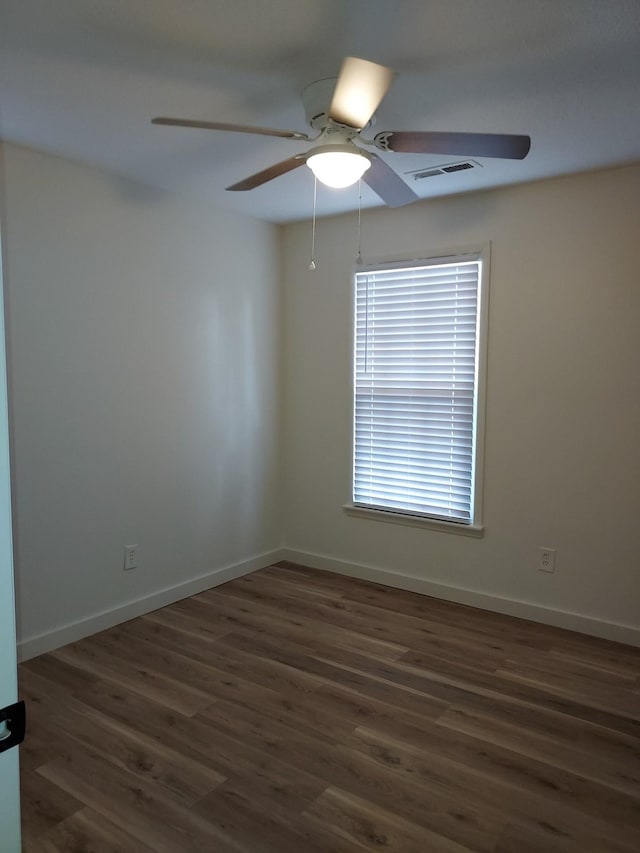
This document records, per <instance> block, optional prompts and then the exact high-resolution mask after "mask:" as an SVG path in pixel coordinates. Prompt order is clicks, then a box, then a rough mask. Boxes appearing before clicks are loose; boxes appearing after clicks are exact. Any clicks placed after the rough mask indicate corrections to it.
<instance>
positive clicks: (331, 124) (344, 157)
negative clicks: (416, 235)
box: [152, 56, 531, 207]
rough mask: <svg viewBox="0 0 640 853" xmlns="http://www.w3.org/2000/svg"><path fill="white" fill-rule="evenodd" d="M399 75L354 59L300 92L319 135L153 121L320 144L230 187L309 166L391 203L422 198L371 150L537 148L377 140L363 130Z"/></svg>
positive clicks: (498, 139) (451, 140)
mask: <svg viewBox="0 0 640 853" xmlns="http://www.w3.org/2000/svg"><path fill="white" fill-rule="evenodd" d="M394 76H395V74H394V72H393V71H391V70H390V69H389V68H385V67H384V66H383V65H378V64H377V63H375V62H369V61H368V60H366V59H358V58H356V57H353V56H348V57H347V58H346V59H345V60H344V62H343V64H342V68H341V70H340V75H339V77H338V78H337V81H336V80H335V79H334V78H330V79H327V80H319V81H317V82H315V83H312V84H311V85H310V86H307V88H306V89H304V91H303V92H302V101H303V104H304V107H305V112H306V117H307V122H308V124H309V125H310V126H311V127H312V129H313V130H315V131H317V135H316V136H314V137H311V136H309V135H308V134H307V133H302V132H299V131H296V130H277V129H273V128H266V127H251V126H247V125H240V124H226V123H224V122H213V121H191V120H188V119H178V118H163V117H158V118H154V119H152V123H153V124H162V125H172V126H176V127H195V128H204V129H208V130H225V131H234V132H236V133H254V134H260V135H262V136H278V137H281V138H284V139H294V140H300V141H303V142H313V143H315V144H314V145H313V147H312V148H310V149H309V150H308V151H306V152H305V153H301V154H296V155H295V156H293V157H289V158H288V159H287V160H283V161H282V162H280V163H276V164H275V165H273V166H269V168H267V169H263V170H262V171H261V172H257V173H256V174H255V175H251V176H250V177H248V178H245V179H244V180H243V181H239V182H238V183H236V184H233V185H232V186H230V187H227V189H228V190H232V191H240V190H252V189H255V188H256V187H259V186H262V184H266V183H267V182H268V181H272V180H273V179H274V178H278V177H280V176H281V175H284V174H286V173H287V172H291V171H293V170H294V169H297V168H298V167H299V166H302V165H304V164H305V163H306V164H307V165H308V166H309V167H310V169H311V170H312V171H313V172H314V174H315V175H316V177H317V178H318V180H320V181H321V182H322V183H325V184H327V185H328V186H333V187H347V186H350V185H351V184H354V183H356V181H358V180H359V179H360V178H362V180H363V181H364V182H365V183H366V184H368V186H370V187H371V189H372V190H374V192H376V193H377V194H378V195H379V196H380V198H381V199H382V200H383V201H384V202H385V203H386V204H387V205H388V206H389V207H400V206H401V205H404V204H410V203H411V202H412V201H416V200H417V199H418V196H417V195H416V193H414V192H413V190H412V189H411V188H410V187H409V186H407V184H406V183H405V182H404V181H403V180H402V178H401V177H400V176H399V175H397V174H396V172H394V170H393V169H392V168H391V167H390V166H389V165H387V163H386V161H385V160H383V159H382V158H381V157H379V156H378V155H377V154H375V153H374V152H372V151H367V150H365V148H364V147H363V146H365V147H366V148H377V149H378V150H380V151H385V152H387V151H388V152H400V153H411V154H455V155H462V156H464V157H470V156H475V157H501V158H506V159H512V160H522V159H523V158H524V157H526V156H527V153H528V152H529V148H530V147H531V139H530V138H529V137H528V136H516V135H513V134H503V133H446V132H435V131H423V130H418V131H383V132H382V133H377V134H376V135H375V136H373V137H372V138H367V137H366V136H365V135H364V133H365V132H366V131H367V130H368V129H369V128H370V127H371V125H372V124H373V122H374V112H375V110H376V109H377V108H378V106H379V104H380V102H381V101H382V99H383V98H384V96H385V95H386V93H387V91H388V90H389V87H390V86H391V83H392V81H393V78H394Z"/></svg>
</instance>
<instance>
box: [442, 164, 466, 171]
mask: <svg viewBox="0 0 640 853" xmlns="http://www.w3.org/2000/svg"><path fill="white" fill-rule="evenodd" d="M464 169H473V164H472V163H456V164H455V165H454V166H443V168H442V171H443V172H462V171H464Z"/></svg>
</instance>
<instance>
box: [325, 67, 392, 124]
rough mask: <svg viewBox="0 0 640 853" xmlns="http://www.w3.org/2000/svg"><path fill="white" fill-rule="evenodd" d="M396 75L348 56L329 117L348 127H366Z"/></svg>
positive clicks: (388, 70)
mask: <svg viewBox="0 0 640 853" xmlns="http://www.w3.org/2000/svg"><path fill="white" fill-rule="evenodd" d="M394 77H395V74H394V72H393V71H391V69H390V68H385V66H384V65H378V64H377V63H375V62H369V61H368V60H367V59H358V58H356V57H355V56H347V58H346V59H345V60H344V62H343V63H342V68H341V69H340V76H339V77H338V82H337V83H336V88H335V91H334V93H333V99H332V101H331V107H330V109H329V117H330V118H332V119H333V120H334V121H336V122H338V123H339V124H346V125H348V127H357V128H358V129H360V128H362V127H364V126H365V125H366V124H367V123H368V121H369V119H370V118H371V116H372V115H373V114H374V112H375V111H376V109H377V107H378V105H379V103H380V101H381V100H382V99H383V98H384V96H385V95H386V94H387V91H388V90H389V86H391V83H392V81H393V78H394Z"/></svg>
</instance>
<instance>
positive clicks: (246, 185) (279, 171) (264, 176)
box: [227, 154, 306, 192]
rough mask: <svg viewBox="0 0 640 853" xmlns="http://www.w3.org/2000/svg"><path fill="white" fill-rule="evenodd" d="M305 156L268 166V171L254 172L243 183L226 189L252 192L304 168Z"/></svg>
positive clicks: (300, 155)
mask: <svg viewBox="0 0 640 853" xmlns="http://www.w3.org/2000/svg"><path fill="white" fill-rule="evenodd" d="M305 159H306V155H304V154H298V155H296V156H295V157H289V159H288V160H283V161H282V162H281V163H276V164H275V165H274V166H269V168H268V169H263V170H262V171H261V172H256V174H255V175H250V176H249V177H248V178H245V179H244V181H239V182H238V183H237V184H233V186H231V187H227V189H228V190H231V191H232V192H238V191H241V190H253V189H255V188H256V187H260V186H262V184H266V183H267V182H268V181H272V180H273V179H274V178H279V177H280V175H286V173H287V172H291V171H293V169H297V168H298V166H304V164H305Z"/></svg>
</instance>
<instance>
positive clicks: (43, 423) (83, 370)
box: [5, 145, 281, 654]
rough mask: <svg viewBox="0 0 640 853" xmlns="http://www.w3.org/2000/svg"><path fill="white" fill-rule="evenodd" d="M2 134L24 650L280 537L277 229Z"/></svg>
mask: <svg viewBox="0 0 640 853" xmlns="http://www.w3.org/2000/svg"><path fill="white" fill-rule="evenodd" d="M5 148H6V150H5V175H6V187H5V204H6V235H5V253H6V273H7V279H8V281H7V285H8V300H7V305H6V311H7V319H8V338H9V339H8V345H9V367H10V385H11V427H12V437H13V456H14V458H13V464H14V483H15V525H16V532H17V537H16V543H15V549H16V564H17V587H18V588H17V599H18V600H17V604H18V630H19V637H20V638H21V640H22V641H23V653H25V654H33V653H36V652H38V651H41V650H42V649H43V648H46V647H48V646H50V645H56V644H59V643H60V642H63V641H67V640H69V639H73V638H74V637H75V636H77V635H78V633H87V632H89V631H91V630H95V629H97V628H99V627H102V626H103V625H106V624H110V623H112V622H113V621H114V619H116V620H117V618H124V617H125V616H130V615H133V614H134V613H135V612H139V611H142V610H145V609H149V606H151V605H155V606H159V605H160V604H162V603H164V602H165V601H166V600H169V599H170V598H172V597H178V594H179V593H180V591H182V594H185V595H186V594H188V593H189V592H192V591H194V589H195V588H197V586H198V585H200V586H201V587H203V586H207V585H211V583H212V582H213V581H214V578H213V577H209V578H208V580H206V582H205V581H197V580H194V579H197V578H199V577H200V576H202V575H209V573H214V575H215V573H216V571H217V570H220V569H225V568H227V567H230V568H229V572H227V574H225V573H224V572H223V573H222V575H220V577H226V576H227V575H229V574H233V573H234V571H244V570H246V569H248V568H251V567H255V566H256V565H258V564H262V562H263V561H261V555H264V554H265V552H266V553H267V554H268V553H270V552H271V551H272V550H273V549H274V548H276V547H277V546H278V545H279V544H280V534H281V527H280V515H279V504H278V494H279V492H278V489H279V482H278V477H279V459H278V438H279V435H278V426H277V420H278V405H277V403H278V393H279V390H278V371H279V366H278V359H279V356H278V334H279V328H278V322H279V315H278V277H277V239H276V230H275V228H274V227H273V226H269V225H267V224H265V223H260V222H258V221H255V220H251V219H248V218H243V217H240V216H237V215H233V214H229V213H222V212H221V211H216V210H215V209H214V208H213V207H210V206H205V205H203V204H196V203H195V202H194V201H191V200H186V199H182V198H179V197H176V196H171V195H166V194H163V193H158V192H155V191H153V190H150V189H145V188H143V187H141V186H138V185H136V184H133V183H127V182H123V181H120V180H118V179H115V178H112V177H109V176H107V175H105V174H102V173H99V172H97V171H94V170H91V169H88V168H85V167H81V166H79V165H76V164H72V163H70V162H67V161H64V160H61V159H57V158H53V157H49V156H46V155H44V154H40V153H35V152H33V151H30V150H27V149H24V148H19V147H14V146H10V145H7V146H5ZM134 543H139V545H140V548H139V567H138V569H136V570H135V571H130V572H126V573H125V572H124V571H123V566H122V564H123V548H124V546H125V545H126V544H134ZM254 558H255V559H254ZM190 581H194V583H192V584H191V585H189V582H190ZM176 585H178V586H179V589H178V590H177V591H176V590H171V589H169V591H168V592H166V593H165V594H164V597H163V594H162V591H163V590H167V588H171V587H174V586H176ZM149 597H151V598H149ZM137 599H142V600H143V602H142V603H138V605H133V606H130V605H131V602H135V601H136V600H137ZM102 611H107V614H106V615H105V616H104V617H102V618H101V617H100V616H98V617H97V618H96V614H100V613H101V612H102ZM109 611H111V612H109ZM114 612H115V614H117V615H114ZM83 620H89V621H88V622H86V621H83ZM65 626H71V629H70V630H66V629H65ZM74 626H75V627H74ZM78 626H79V627H78ZM41 635H44V637H42V636H41ZM38 637H40V640H38V639H37V638H38ZM34 638H35V639H34Z"/></svg>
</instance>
